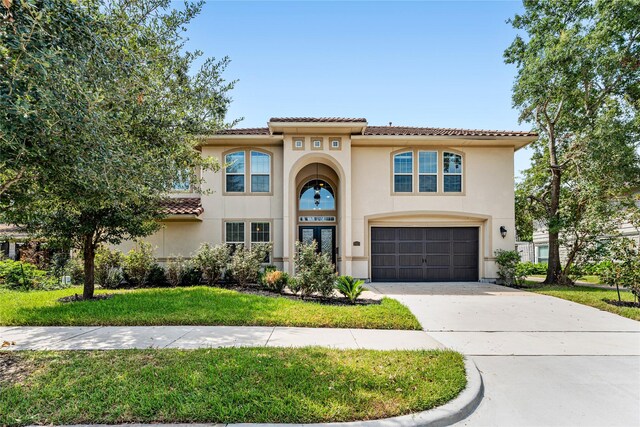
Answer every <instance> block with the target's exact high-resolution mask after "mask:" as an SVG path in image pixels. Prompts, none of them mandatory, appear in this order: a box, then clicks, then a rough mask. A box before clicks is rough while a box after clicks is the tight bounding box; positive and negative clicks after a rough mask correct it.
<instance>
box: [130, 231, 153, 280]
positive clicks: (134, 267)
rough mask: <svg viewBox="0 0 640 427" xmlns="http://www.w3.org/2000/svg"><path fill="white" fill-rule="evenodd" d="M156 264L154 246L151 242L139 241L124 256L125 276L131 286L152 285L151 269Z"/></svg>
mask: <svg viewBox="0 0 640 427" xmlns="http://www.w3.org/2000/svg"><path fill="white" fill-rule="evenodd" d="M155 265H156V259H155V258H154V257H153V247H152V246H151V244H150V243H148V242H144V241H142V240H140V241H138V242H137V244H136V248H134V249H131V250H130V251H129V253H127V255H126V256H125V258H124V276H125V280H126V281H127V282H128V283H129V285H130V286H134V287H136V286H147V285H152V283H150V281H149V276H150V274H151V270H152V269H153V267H154V266H155Z"/></svg>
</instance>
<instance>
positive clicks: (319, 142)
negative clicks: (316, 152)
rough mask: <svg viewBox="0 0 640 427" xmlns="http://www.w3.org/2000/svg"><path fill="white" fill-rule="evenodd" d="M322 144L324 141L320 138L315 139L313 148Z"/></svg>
mask: <svg viewBox="0 0 640 427" xmlns="http://www.w3.org/2000/svg"><path fill="white" fill-rule="evenodd" d="M321 146H322V141H320V140H319V139H314V140H313V148H320V147H321Z"/></svg>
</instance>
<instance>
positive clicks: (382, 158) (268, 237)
mask: <svg viewBox="0 0 640 427" xmlns="http://www.w3.org/2000/svg"><path fill="white" fill-rule="evenodd" d="M536 138H537V136H536V134H535V133H532V132H515V131H491V130H465V129H438V128H424V127H397V126H369V125H368V123H367V121H366V120H365V119H349V118H306V117H305V118H289V117H287V118H272V119H271V120H270V121H269V123H268V127H264V128H252V129H230V130H225V131H222V132H220V133H218V134H216V135H210V136H206V137H203V139H202V144H201V147H200V149H201V151H202V155H203V156H214V157H217V158H219V159H221V161H222V162H224V163H225V164H228V166H227V167H226V169H225V170H224V171H222V172H219V173H213V172H205V173H204V174H203V176H202V178H203V179H204V182H205V183H204V188H203V189H204V190H210V191H209V192H203V194H202V195H200V194H197V193H195V192H191V190H190V186H189V185H188V183H184V182H183V183H181V184H179V185H178V187H179V189H180V190H181V191H178V192H176V193H175V194H173V195H172V196H171V197H172V198H173V199H172V205H171V206H170V208H169V214H170V215H169V216H168V217H167V218H166V220H164V227H163V228H162V229H161V230H160V231H159V232H157V233H156V234H154V235H153V236H151V237H149V238H148V239H147V240H148V241H149V242H151V243H152V244H153V245H154V246H155V248H156V255H157V257H158V258H159V259H160V260H161V261H165V260H166V259H168V258H172V257H175V256H178V255H181V256H185V257H189V256H190V255H191V254H193V253H194V252H195V251H196V250H197V249H198V247H199V246H200V244H201V243H203V242H209V243H212V244H219V243H227V244H230V245H237V244H244V245H252V244H254V243H258V242H271V243H273V251H272V254H270V262H271V263H273V264H275V265H277V266H278V267H279V268H283V269H284V270H285V271H289V272H291V271H292V270H293V258H294V245H295V242H296V241H297V240H302V241H305V242H309V241H313V240H315V241H317V242H318V244H319V251H321V252H324V253H327V254H328V255H329V256H330V257H331V259H332V260H333V261H334V262H335V264H336V267H337V270H338V272H340V274H349V275H353V276H355V277H358V278H365V279H371V280H373V281H475V280H479V279H493V278H495V277H496V276H497V275H496V265H495V262H494V251H495V250H496V249H513V248H514V245H515V225H514V224H515V222H514V164H513V157H514V156H513V155H514V151H515V150H518V149H520V148H522V147H524V146H526V145H527V144H529V143H530V142H532V141H533V140H535V139H536ZM503 234H504V235H503ZM132 246H133V243H132V242H127V243H126V244H123V245H121V246H120V248H121V249H122V250H128V249H129V248H130V247H132Z"/></svg>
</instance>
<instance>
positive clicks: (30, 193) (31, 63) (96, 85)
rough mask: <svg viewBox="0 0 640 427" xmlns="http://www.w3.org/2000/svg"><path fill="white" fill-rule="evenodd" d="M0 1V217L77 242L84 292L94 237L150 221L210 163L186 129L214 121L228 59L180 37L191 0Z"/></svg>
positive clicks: (112, 239)
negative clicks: (186, 175) (173, 0)
mask: <svg viewBox="0 0 640 427" xmlns="http://www.w3.org/2000/svg"><path fill="white" fill-rule="evenodd" d="M3 1H4V9H0V10H2V12H3V21H2V25H3V27H2V33H1V34H2V44H1V45H0V49H2V52H1V53H3V54H4V55H2V56H3V57H4V58H5V63H3V64H2V68H1V69H0V70H1V72H2V76H1V83H0V91H1V94H2V101H1V102H2V106H3V112H2V113H0V114H2V116H1V120H2V122H1V123H0V126H1V127H0V131H1V134H0V137H1V139H0V141H2V142H1V143H2V146H1V148H2V155H1V157H0V163H2V166H3V172H2V173H0V196H1V197H2V198H1V199H0V203H1V204H2V208H3V211H2V215H3V216H4V218H3V219H5V220H9V221H11V222H13V223H17V224H20V225H22V226H24V227H26V228H27V229H28V230H29V231H31V232H33V233H35V234H39V235H42V236H44V237H47V238H49V239H50V240H51V241H58V242H64V243H67V244H71V245H73V246H74V247H76V248H78V249H80V250H81V251H82V252H83V255H84V272H85V280H84V292H83V296H84V297H85V298H92V297H93V290H94V259H95V251H96V249H97V247H98V245H100V244H102V243H113V244H115V243H118V242H120V241H121V240H122V239H130V238H135V237H138V236H145V235H148V234H149V233H151V232H153V231H154V230H156V229H157V227H158V222H157V219H158V218H160V217H162V201H163V197H164V196H165V195H166V194H167V192H168V191H170V189H171V186H172V183H173V182H175V181H176V180H178V179H180V178H182V177H183V176H182V174H183V171H185V170H186V171H190V175H191V181H192V183H194V184H195V185H197V184H198V175H197V173H196V172H197V171H198V170H203V169H206V168H213V169H217V168H218V167H219V164H218V163H217V160H215V159H206V158H202V157H201V156H200V154H199V152H198V151H197V143H198V140H197V136H198V135H202V134H206V133H210V132H214V131H215V130H217V129H219V128H221V127H225V126H226V125H225V123H224V118H225V114H226V111H227V108H228V105H229V102H230V98H229V97H228V95H227V94H228V91H229V90H230V89H231V88H232V87H233V82H230V83H229V82H225V81H224V79H223V78H222V75H221V73H222V72H223V71H224V69H225V67H226V65H227V62H228V61H227V59H226V58H225V59H223V60H222V61H216V60H215V59H202V58H200V56H201V54H200V53H199V52H195V53H190V52H186V51H185V49H184V41H185V39H184V28H185V27H186V25H187V24H188V23H189V22H190V21H191V20H192V19H193V18H194V17H195V16H196V15H197V14H198V12H199V11H200V7H201V4H200V3H195V4H194V3H185V5H184V7H183V8H181V9H180V10H175V9H171V8H169V6H170V2H169V0H119V1H107V0H77V1H75V2H69V1H67V0H36V1H15V2H11V1H10V0H3ZM196 60H201V65H200V67H199V68H198V69H197V70H195V71H194V70H192V68H193V65H194V61H196Z"/></svg>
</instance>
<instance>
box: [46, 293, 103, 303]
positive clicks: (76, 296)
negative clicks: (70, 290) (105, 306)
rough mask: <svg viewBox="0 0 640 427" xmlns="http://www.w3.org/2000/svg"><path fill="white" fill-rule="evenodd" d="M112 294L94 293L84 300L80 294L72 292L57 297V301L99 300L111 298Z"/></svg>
mask: <svg viewBox="0 0 640 427" xmlns="http://www.w3.org/2000/svg"><path fill="white" fill-rule="evenodd" d="M114 295H115V294H96V295H94V296H93V298H91V299H89V300H85V299H84V298H83V297H82V295H79V294H73V295H70V296H68V297H63V298H58V301H60V302H77V301H99V300H104V299H109V298H113V296H114Z"/></svg>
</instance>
